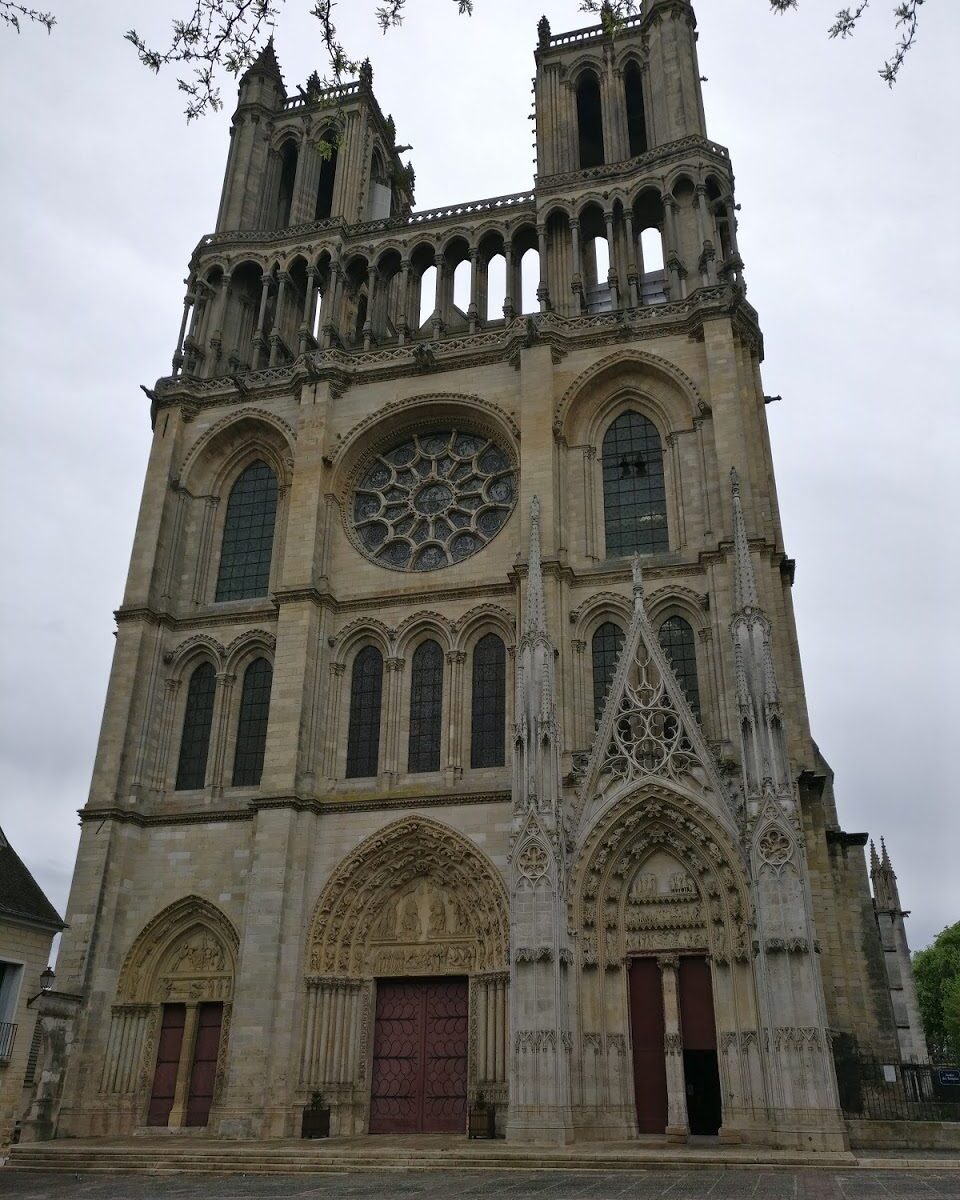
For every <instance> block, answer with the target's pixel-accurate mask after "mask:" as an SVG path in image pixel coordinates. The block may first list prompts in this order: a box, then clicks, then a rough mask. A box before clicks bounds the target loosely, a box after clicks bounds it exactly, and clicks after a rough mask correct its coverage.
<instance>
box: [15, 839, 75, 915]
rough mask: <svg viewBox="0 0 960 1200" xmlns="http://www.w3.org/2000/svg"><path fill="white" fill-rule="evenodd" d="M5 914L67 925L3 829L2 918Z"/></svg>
mask: <svg viewBox="0 0 960 1200" xmlns="http://www.w3.org/2000/svg"><path fill="white" fill-rule="evenodd" d="M4 917H9V918H11V919H12V920H17V921H30V922H33V923H34V924H37V925H46V926H48V927H49V928H50V929H63V928H64V924H63V921H62V920H61V919H60V914H59V913H58V912H57V910H56V909H55V908H54V907H53V905H52V904H51V903H50V901H49V900H48V899H47V898H46V896H45V895H44V894H43V891H42V890H41V888H40V885H39V884H38V883H37V881H36V880H35V879H34V877H33V876H32V875H31V874H30V872H29V871H28V870H27V868H26V867H25V866H24V865H23V861H22V860H21V858H20V855H19V854H17V852H16V850H14V848H13V847H12V846H11V845H10V843H9V842H8V841H7V839H6V838H5V837H4V834H3V830H2V829H0V920H2V919H3V918H4Z"/></svg>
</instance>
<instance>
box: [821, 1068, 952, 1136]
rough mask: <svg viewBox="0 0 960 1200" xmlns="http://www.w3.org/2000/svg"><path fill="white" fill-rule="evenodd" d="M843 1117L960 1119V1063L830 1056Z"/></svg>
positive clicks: (880, 1119) (913, 1119) (916, 1119)
mask: <svg viewBox="0 0 960 1200" xmlns="http://www.w3.org/2000/svg"><path fill="white" fill-rule="evenodd" d="M835 1062H836V1068H837V1086H838V1088H839V1090H840V1107H841V1108H842V1109H843V1114H844V1116H845V1117H851V1118H855V1119H857V1120H877V1121H958V1122H960V1065H958V1064H956V1063H917V1062H893V1063H891V1062H883V1061H882V1060H881V1059H878V1058H870V1057H867V1056H865V1055H861V1054H856V1053H854V1054H849V1053H847V1054H838V1055H835Z"/></svg>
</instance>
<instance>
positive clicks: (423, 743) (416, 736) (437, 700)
mask: <svg viewBox="0 0 960 1200" xmlns="http://www.w3.org/2000/svg"><path fill="white" fill-rule="evenodd" d="M442 712H443V651H442V650H441V649H440V647H439V646H438V645H437V643H436V642H423V643H421V645H419V646H418V647H417V649H416V651H415V652H414V655H413V666H412V670H411V673H410V742H409V748H408V754H407V770H408V771H411V772H418V771H439V770H440V724H441V715H442Z"/></svg>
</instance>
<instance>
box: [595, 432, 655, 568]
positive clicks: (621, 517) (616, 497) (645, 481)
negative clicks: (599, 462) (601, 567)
mask: <svg viewBox="0 0 960 1200" xmlns="http://www.w3.org/2000/svg"><path fill="white" fill-rule="evenodd" d="M603 521H604V529H605V532H606V541H607V557H608V558H619V557H621V556H623V555H626V554H634V553H638V554H655V553H656V552H657V551H659V550H667V549H669V543H668V541H667V495H666V488H665V486H664V479H663V447H662V446H661V444H660V434H659V433H658V432H657V428H656V426H655V425H654V424H653V422H652V421H649V420H647V418H646V417H645V416H643V415H642V414H641V413H638V412H625V413H623V414H621V415H620V416H619V417H617V419H616V420H615V421H614V422H613V424H612V425H611V426H610V428H609V429H608V430H607V432H606V435H605V436H604V439H603Z"/></svg>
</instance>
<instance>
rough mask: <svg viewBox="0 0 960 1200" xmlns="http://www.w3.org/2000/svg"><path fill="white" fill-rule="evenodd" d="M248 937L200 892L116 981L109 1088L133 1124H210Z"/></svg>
mask: <svg viewBox="0 0 960 1200" xmlns="http://www.w3.org/2000/svg"><path fill="white" fill-rule="evenodd" d="M238 946H239V940H238V937H237V933H236V930H235V929H234V928H233V926H232V925H231V923H230V922H229V921H228V920H227V918H226V917H225V916H224V915H223V913H222V912H220V910H219V909H218V908H216V907H215V906H214V905H212V904H210V903H209V902H208V901H206V900H203V899H202V898H201V897H199V896H187V897H185V898H184V899H183V900H178V901H177V902H176V903H175V904H171V905H170V906H169V907H168V908H166V909H164V910H163V911H162V912H161V913H159V914H158V915H157V916H156V917H154V919H153V920H152V921H151V922H150V923H149V924H148V925H147V926H146V928H145V929H144V930H143V931H142V932H141V934H140V936H139V937H138V938H137V939H136V941H135V942H134V944H133V946H132V948H131V950H130V952H129V953H128V955H127V958H126V960H125V962H124V965H123V968H122V970H121V972H120V979H119V983H118V985H117V1002H116V1004H114V1006H113V1009H112V1020H111V1025H110V1034H109V1038H108V1042H107V1050H106V1054H105V1057H104V1066H103V1074H102V1077H101V1085H100V1090H101V1092H102V1093H105V1094H106V1095H108V1096H110V1095H112V1096H114V1097H116V1098H117V1100H118V1102H119V1105H118V1106H119V1107H120V1108H121V1110H126V1112H127V1114H128V1117H129V1118H130V1119H132V1124H134V1125H143V1124H146V1125H152V1126H161V1127H165V1128H172V1129H179V1128H183V1127H192V1128H196V1127H202V1126H205V1125H207V1124H208V1123H209V1121H210V1115H211V1111H212V1109H213V1108H214V1106H215V1105H216V1103H217V1101H218V1100H219V1098H220V1092H221V1088H222V1085H223V1075H224V1063H225V1061H226V1045H227V1038H228V1033H229V1028H230V1013H231V1004H232V999H233V986H234V978H235V973H236V959H237V948H238Z"/></svg>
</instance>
